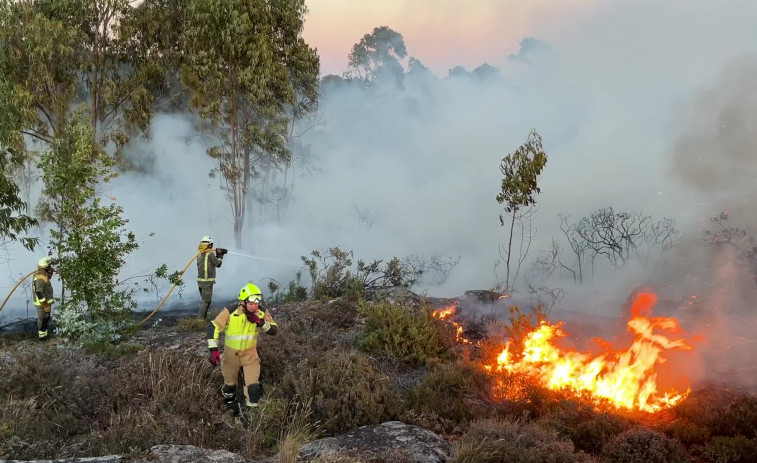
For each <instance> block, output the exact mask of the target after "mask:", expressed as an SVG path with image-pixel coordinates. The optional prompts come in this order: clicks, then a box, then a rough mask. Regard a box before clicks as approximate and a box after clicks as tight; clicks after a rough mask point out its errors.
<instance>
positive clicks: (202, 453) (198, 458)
mask: <svg viewBox="0 0 757 463" xmlns="http://www.w3.org/2000/svg"><path fill="white" fill-rule="evenodd" d="M256 461H258V460H248V459H246V458H242V457H241V456H239V455H237V454H236V453H231V452H229V451H226V450H208V449H201V448H199V447H195V446H193V445H155V446H153V447H152V448H151V449H150V458H149V459H146V460H141V461H139V462H138V463H148V462H153V463H154V462H161V463H201V462H215V463H253V462H256ZM135 463H137V462H135Z"/></svg>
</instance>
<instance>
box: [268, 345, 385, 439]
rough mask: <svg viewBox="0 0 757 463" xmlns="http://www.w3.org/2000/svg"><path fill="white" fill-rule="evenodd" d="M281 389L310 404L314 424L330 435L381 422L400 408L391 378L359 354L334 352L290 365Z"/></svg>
mask: <svg viewBox="0 0 757 463" xmlns="http://www.w3.org/2000/svg"><path fill="white" fill-rule="evenodd" d="M281 388H282V393H283V394H284V395H285V396H286V397H299V399H300V401H301V402H303V403H310V404H311V406H312V411H313V414H312V416H311V423H315V422H319V423H321V425H322V429H323V431H324V432H326V433H328V434H335V433H340V432H345V431H348V430H351V429H353V428H355V427H357V426H362V425H366V424H378V423H381V422H383V421H386V420H388V419H391V418H392V417H394V416H396V414H397V412H398V409H399V400H398V398H397V395H396V393H395V392H393V391H392V390H391V389H390V384H389V379H388V378H387V377H386V375H384V374H382V373H380V372H378V371H377V370H376V369H375V368H374V367H373V365H372V364H371V362H370V361H369V359H368V358H367V357H366V356H365V355H363V354H360V353H358V352H347V351H342V350H338V349H335V350H331V351H329V352H325V353H323V354H322V355H319V356H317V357H313V358H309V359H302V360H300V361H299V362H298V363H296V364H294V365H289V366H288V367H287V369H286V371H285V373H284V378H283V380H282V383H281Z"/></svg>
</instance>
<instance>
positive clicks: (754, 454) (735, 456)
mask: <svg viewBox="0 0 757 463" xmlns="http://www.w3.org/2000/svg"><path fill="white" fill-rule="evenodd" d="M701 454H702V456H704V457H705V458H706V459H707V460H708V461H711V462H712V463H747V462H754V461H757V439H747V438H746V437H744V436H735V437H723V436H718V437H714V438H713V439H712V440H711V441H710V442H708V443H707V445H706V446H704V448H703V449H702V450H701Z"/></svg>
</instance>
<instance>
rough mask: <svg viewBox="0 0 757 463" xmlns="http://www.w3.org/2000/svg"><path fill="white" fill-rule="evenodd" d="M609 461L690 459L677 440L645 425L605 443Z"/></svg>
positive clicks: (633, 462)
mask: <svg viewBox="0 0 757 463" xmlns="http://www.w3.org/2000/svg"><path fill="white" fill-rule="evenodd" d="M604 456H605V458H606V460H607V461H608V462H609V463H678V462H681V463H684V462H689V461H690V459H689V457H688V455H687V454H686V450H685V449H684V448H683V446H682V445H681V444H680V443H679V442H678V441H676V440H673V439H669V438H667V437H665V435H664V434H661V433H659V432H657V431H653V430H651V429H649V428H645V427H636V428H631V429H629V430H627V431H624V432H622V433H620V434H618V435H617V436H616V437H615V438H614V439H613V440H611V441H610V442H608V443H607V445H605V449H604Z"/></svg>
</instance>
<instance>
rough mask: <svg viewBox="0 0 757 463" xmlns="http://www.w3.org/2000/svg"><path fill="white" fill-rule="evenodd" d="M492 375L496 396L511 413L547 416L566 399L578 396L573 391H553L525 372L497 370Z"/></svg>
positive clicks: (501, 404) (507, 411) (502, 406)
mask: <svg viewBox="0 0 757 463" xmlns="http://www.w3.org/2000/svg"><path fill="white" fill-rule="evenodd" d="M492 377H493V380H494V396H495V397H497V398H498V399H499V405H500V407H501V408H502V409H503V410H505V411H506V413H507V414H509V415H514V416H520V415H524V414H527V415H528V416H531V417H533V418H540V417H545V416H548V415H550V414H552V413H554V412H555V410H558V409H559V407H560V406H561V404H562V403H564V401H565V400H571V399H574V398H575V397H576V394H575V393H572V392H563V391H553V390H551V389H549V388H547V387H545V386H544V385H542V383H541V381H540V380H539V379H537V378H534V377H532V376H529V375H526V374H523V373H503V372H497V373H492Z"/></svg>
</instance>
